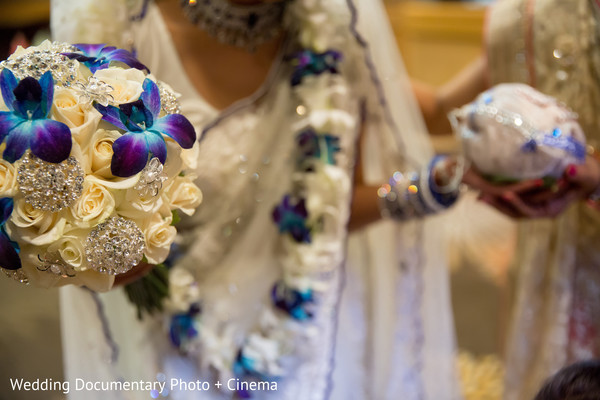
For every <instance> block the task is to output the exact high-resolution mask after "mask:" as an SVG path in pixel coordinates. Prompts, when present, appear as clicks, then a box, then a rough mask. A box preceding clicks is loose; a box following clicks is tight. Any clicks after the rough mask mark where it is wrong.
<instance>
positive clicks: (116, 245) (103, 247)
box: [85, 217, 146, 275]
mask: <svg viewBox="0 0 600 400" xmlns="http://www.w3.org/2000/svg"><path fill="white" fill-rule="evenodd" d="M145 248H146V243H145V241H144V235H143V233H142V231H141V230H140V228H138V226H137V225H136V224H135V222H133V221H131V220H128V219H125V218H121V217H112V218H110V219H108V220H107V221H106V222H103V223H101V224H99V225H98V226H96V227H95V228H94V229H93V230H92V231H91V232H90V234H89V235H88V237H87V239H86V242H85V255H86V259H87V261H88V262H89V263H90V265H91V266H92V268H93V269H94V270H96V271H98V272H102V273H106V274H110V275H115V274H122V273H124V272H127V271H129V270H130V269H132V268H133V267H135V266H136V265H138V264H139V262H140V261H141V260H142V257H143V256H144V250H145Z"/></svg>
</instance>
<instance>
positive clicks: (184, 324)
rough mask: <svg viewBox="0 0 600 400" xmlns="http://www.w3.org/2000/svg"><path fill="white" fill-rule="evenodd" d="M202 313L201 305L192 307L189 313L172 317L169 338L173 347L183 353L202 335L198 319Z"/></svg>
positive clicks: (196, 304)
mask: <svg viewBox="0 0 600 400" xmlns="http://www.w3.org/2000/svg"><path fill="white" fill-rule="evenodd" d="M201 312H202V308H201V307H200V304H198V303H194V304H192V305H190V308H189V310H188V311H187V312H184V313H179V314H175V315H173V316H172V317H171V326H170V328H169V338H170V339H171V343H172V344H173V346H175V347H177V348H178V349H179V350H181V351H185V348H186V347H187V346H188V345H189V344H190V342H192V341H193V340H194V339H195V338H196V337H198V335H199V334H200V332H199V330H198V322H197V321H196V318H197V317H198V316H199V315H200V313H201Z"/></svg>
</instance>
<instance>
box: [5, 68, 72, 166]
mask: <svg viewBox="0 0 600 400" xmlns="http://www.w3.org/2000/svg"><path fill="white" fill-rule="evenodd" d="M0 90H2V98H3V99H4V104H6V107H8V109H9V110H10V111H0V143H2V142H4V140H5V139H6V149H4V153H3V157H4V159H5V160H6V161H8V162H11V163H12V162H15V161H17V160H18V159H19V158H21V157H22V156H23V154H24V153H25V151H27V149H31V152H32V153H33V154H34V155H35V156H37V157H39V158H41V159H42V160H44V161H48V162H52V163H59V162H61V161H63V160H65V159H66V158H67V157H69V153H71V130H70V129H69V127H68V126H67V125H65V124H63V123H62V122H58V121H54V120H51V119H48V114H49V113H50V109H51V107H52V100H53V98H54V80H53V79H52V74H51V73H50V71H48V72H46V73H45V74H44V75H42V77H41V78H40V80H39V81H38V80H36V79H35V78H32V77H26V78H23V79H21V80H20V81H19V80H17V78H16V77H15V76H14V74H13V73H12V72H11V71H10V70H9V69H4V70H2V73H0Z"/></svg>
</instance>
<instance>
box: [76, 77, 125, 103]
mask: <svg viewBox="0 0 600 400" xmlns="http://www.w3.org/2000/svg"><path fill="white" fill-rule="evenodd" d="M73 89H75V91H76V92H77V95H78V96H79V101H81V102H86V103H92V102H94V101H95V102H96V103H98V104H102V105H103V106H104V107H106V106H108V105H109V104H110V103H112V102H113V101H114V100H115V98H114V97H113V96H112V95H111V92H112V91H113V90H115V89H114V88H113V87H112V86H110V85H109V84H108V83H106V82H104V81H101V80H100V79H98V78H96V77H95V76H90V77H89V79H88V81H87V83H83V82H81V81H78V82H75V84H74V85H73Z"/></svg>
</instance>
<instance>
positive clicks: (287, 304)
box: [271, 281, 315, 321]
mask: <svg viewBox="0 0 600 400" xmlns="http://www.w3.org/2000/svg"><path fill="white" fill-rule="evenodd" d="M271 300H272V301H273V304H274V305H275V307H277V308H279V309H280V310H283V311H285V312H286V313H288V314H289V315H290V316H291V317H292V318H293V319H295V320H298V321H306V320H309V319H311V318H312V317H313V312H312V310H311V309H310V308H311V306H312V305H313V304H314V302H315V297H314V295H313V292H312V290H311V289H307V290H304V291H299V290H297V289H292V288H290V287H288V286H287V285H286V284H285V283H284V282H283V281H279V282H277V283H276V284H275V285H274V286H273V289H272V290H271Z"/></svg>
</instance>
